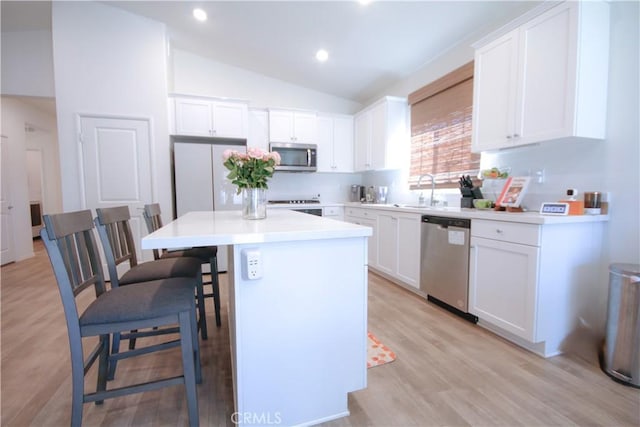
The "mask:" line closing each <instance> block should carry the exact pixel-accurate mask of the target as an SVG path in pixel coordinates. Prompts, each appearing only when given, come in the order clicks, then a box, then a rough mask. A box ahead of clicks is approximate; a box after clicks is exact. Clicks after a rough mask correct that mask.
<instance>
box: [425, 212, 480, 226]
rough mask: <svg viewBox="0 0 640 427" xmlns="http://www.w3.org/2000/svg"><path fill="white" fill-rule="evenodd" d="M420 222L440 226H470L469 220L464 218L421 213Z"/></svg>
mask: <svg viewBox="0 0 640 427" xmlns="http://www.w3.org/2000/svg"><path fill="white" fill-rule="evenodd" d="M422 224H434V225H439V226H440V227H441V228H448V227H459V228H467V229H470V228H471V220H470V219H465V218H451V217H444V216H433V215H422Z"/></svg>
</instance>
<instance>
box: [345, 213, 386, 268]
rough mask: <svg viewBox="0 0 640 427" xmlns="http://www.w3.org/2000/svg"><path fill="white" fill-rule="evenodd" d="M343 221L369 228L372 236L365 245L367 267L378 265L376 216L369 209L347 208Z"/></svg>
mask: <svg viewBox="0 0 640 427" xmlns="http://www.w3.org/2000/svg"><path fill="white" fill-rule="evenodd" d="M344 220H345V221H346V222H350V223H352V224H358V225H364V226H366V227H371V229H372V230H373V234H372V235H371V236H370V237H369V242H368V245H367V250H368V256H367V263H368V265H369V267H374V268H375V267H377V265H378V215H377V214H376V213H375V212H374V211H373V210H371V209H359V208H351V207H348V208H346V209H345V213H344Z"/></svg>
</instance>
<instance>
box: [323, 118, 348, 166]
mask: <svg viewBox="0 0 640 427" xmlns="http://www.w3.org/2000/svg"><path fill="white" fill-rule="evenodd" d="M317 129H318V172H353V117H352V116H343V115H335V114H318V121H317Z"/></svg>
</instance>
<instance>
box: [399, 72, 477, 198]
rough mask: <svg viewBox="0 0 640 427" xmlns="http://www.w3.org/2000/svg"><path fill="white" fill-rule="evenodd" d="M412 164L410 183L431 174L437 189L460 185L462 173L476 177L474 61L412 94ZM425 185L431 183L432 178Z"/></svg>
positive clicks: (415, 185) (414, 186)
mask: <svg viewBox="0 0 640 427" xmlns="http://www.w3.org/2000/svg"><path fill="white" fill-rule="evenodd" d="M409 103H410V104H411V165H410V174H409V186H410V188H411V189H417V188H418V187H417V184H418V179H419V177H420V175H423V174H427V173H428V174H431V175H433V176H434V178H435V182H436V187H437V188H458V179H459V178H460V176H461V175H471V176H476V175H477V173H478V170H479V169H480V155H479V154H475V153H472V152H471V113H472V108H473V62H470V63H468V64H466V65H463V66H462V67H460V68H458V69H456V70H454V71H452V72H451V73H449V74H447V75H446V76H444V77H442V78H440V79H438V80H436V81H435V82H433V83H431V84H429V85H427V86H425V87H423V88H421V89H419V90H417V91H416V92H413V93H412V94H410V95H409ZM421 184H422V185H421V186H422V187H426V186H430V185H431V182H430V180H426V181H423V183H421Z"/></svg>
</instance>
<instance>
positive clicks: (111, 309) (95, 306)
mask: <svg viewBox="0 0 640 427" xmlns="http://www.w3.org/2000/svg"><path fill="white" fill-rule="evenodd" d="M193 305H194V300H193V281H192V280H191V279H186V278H177V279H165V280H156V281H153V282H146V283H140V284H135V285H131V286H124V287H119V288H114V289H111V290H110V291H108V292H105V293H104V294H102V295H100V296H99V297H98V298H96V299H95V300H94V301H93V302H92V303H91V304H89V306H88V307H87V309H86V310H85V312H84V313H82V316H80V325H81V326H88V325H96V324H104V323H117V322H127V321H132V320H134V321H135V320H144V319H150V318H154V317H161V316H165V315H171V314H175V313H176V311H183V310H184V311H188V310H190V309H191V308H192V307H193Z"/></svg>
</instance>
